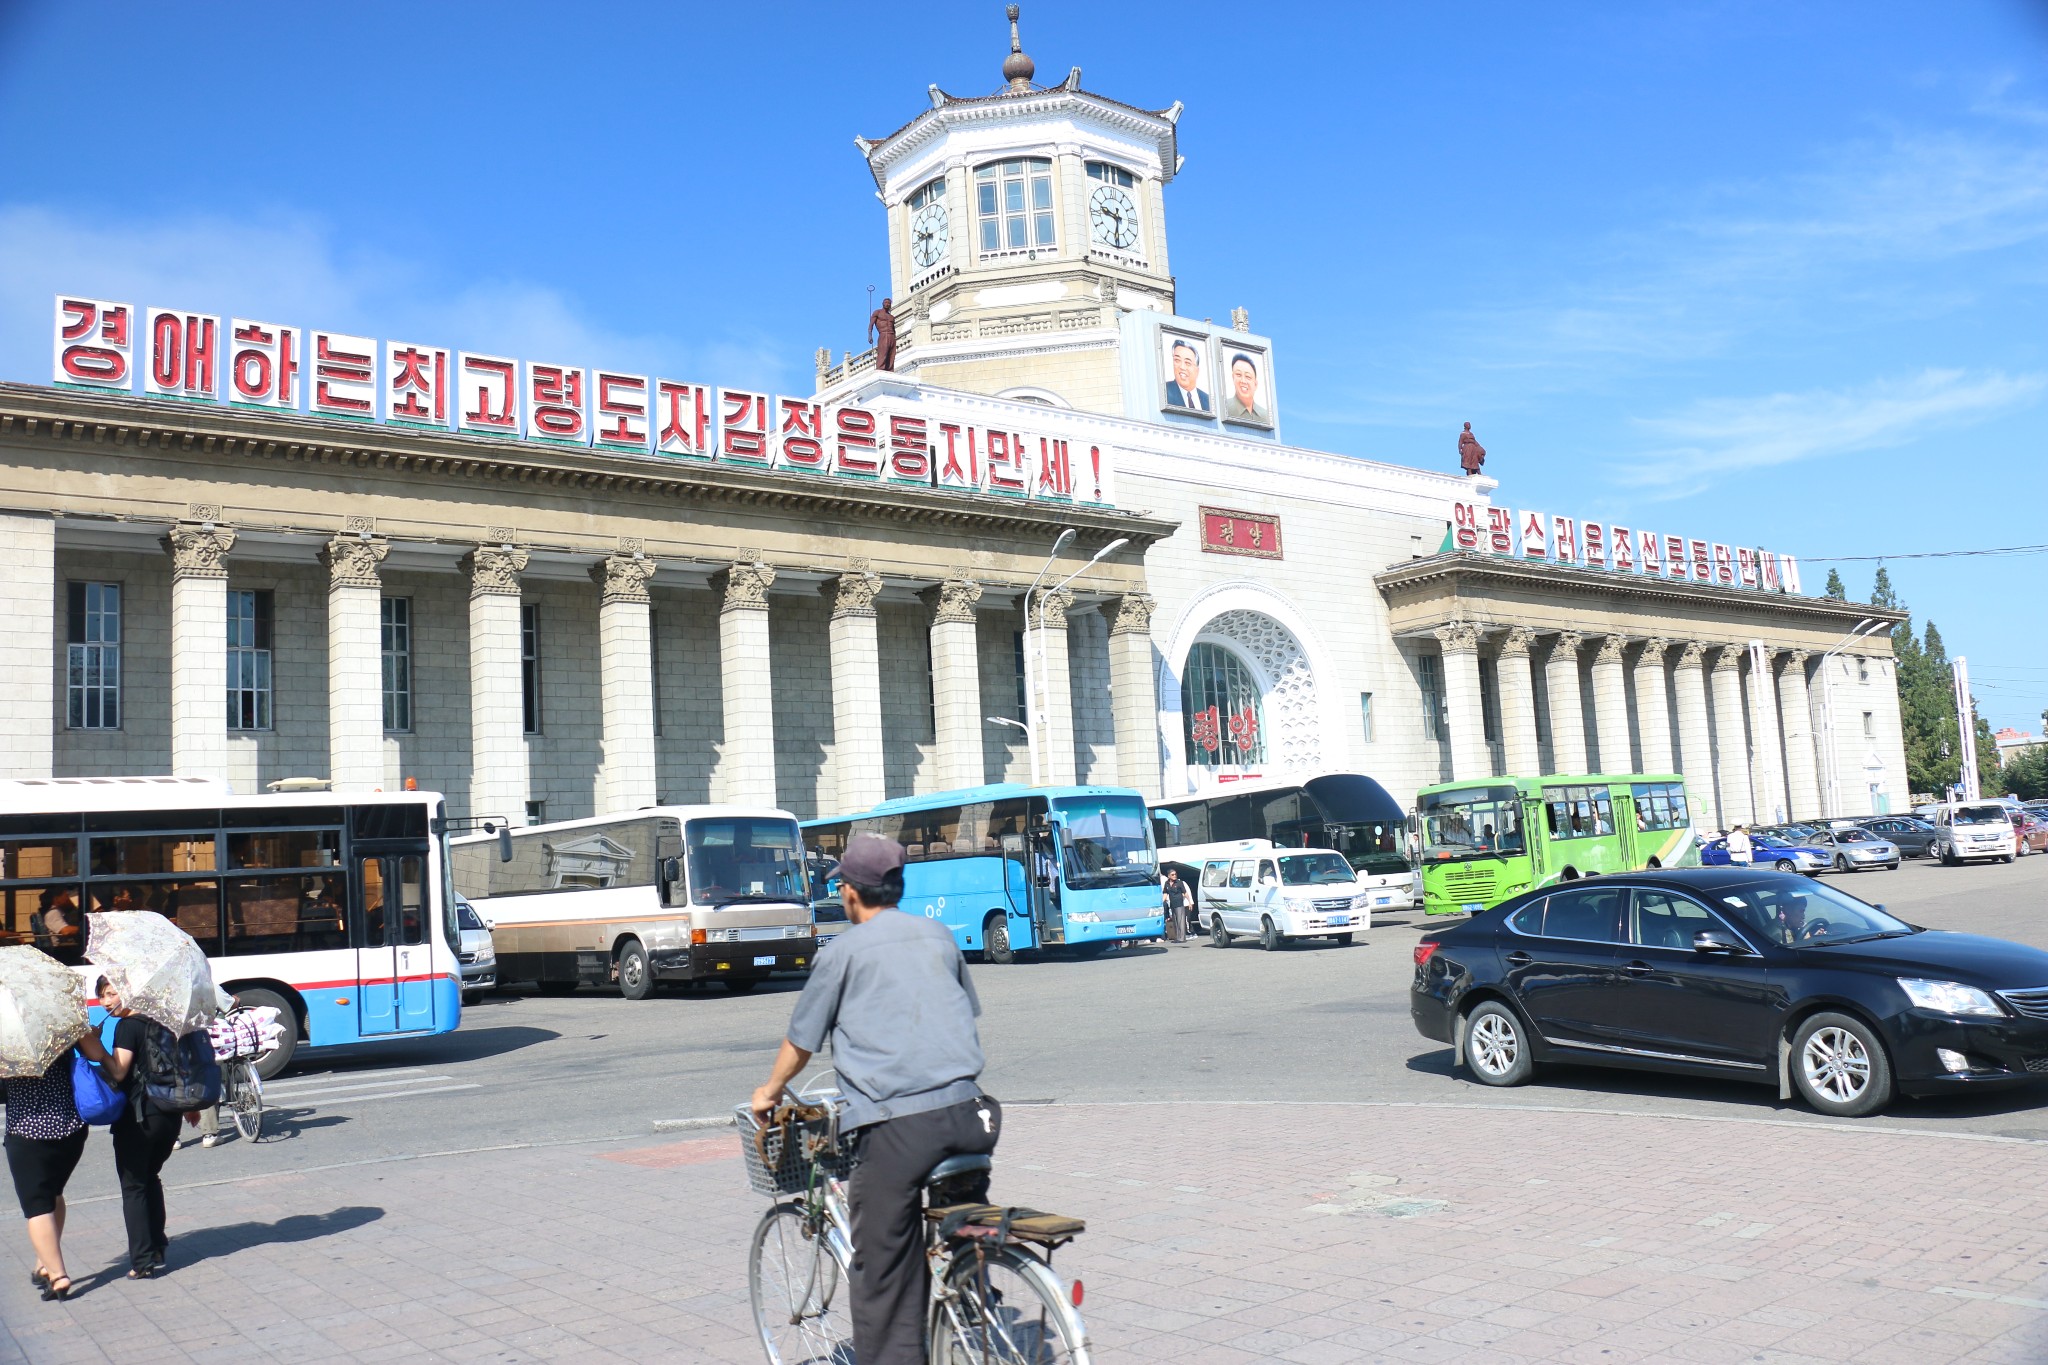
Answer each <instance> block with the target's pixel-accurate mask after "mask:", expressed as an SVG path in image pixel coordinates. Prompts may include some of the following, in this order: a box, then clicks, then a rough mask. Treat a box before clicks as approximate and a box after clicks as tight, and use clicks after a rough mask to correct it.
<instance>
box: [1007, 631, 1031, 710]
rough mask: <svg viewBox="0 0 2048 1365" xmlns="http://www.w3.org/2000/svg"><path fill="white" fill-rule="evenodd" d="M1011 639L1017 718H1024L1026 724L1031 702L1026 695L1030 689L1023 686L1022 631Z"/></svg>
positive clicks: (1024, 676)
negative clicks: (1013, 648) (1015, 650)
mask: <svg viewBox="0 0 2048 1365" xmlns="http://www.w3.org/2000/svg"><path fill="white" fill-rule="evenodd" d="M1011 639H1012V641H1013V642H1014V643H1015V645H1016V649H1017V719H1018V720H1024V721H1025V723H1026V724H1029V723H1030V722H1029V721H1028V720H1025V718H1026V717H1028V716H1029V715H1030V714H1031V702H1030V699H1029V696H1028V693H1029V691H1030V689H1029V688H1028V687H1026V686H1025V678H1026V674H1025V672H1024V632H1023V631H1021V630H1020V631H1017V632H1015V633H1014V634H1013V635H1012V637H1011Z"/></svg>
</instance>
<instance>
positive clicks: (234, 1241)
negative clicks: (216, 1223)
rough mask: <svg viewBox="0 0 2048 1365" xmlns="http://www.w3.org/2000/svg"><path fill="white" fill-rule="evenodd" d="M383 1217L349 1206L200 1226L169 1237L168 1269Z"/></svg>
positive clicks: (343, 1229)
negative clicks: (271, 1220) (261, 1220)
mask: <svg viewBox="0 0 2048 1365" xmlns="http://www.w3.org/2000/svg"><path fill="white" fill-rule="evenodd" d="M383 1216H384V1210H382V1209H379V1208H371V1207H369V1206H367V1205H353V1206H350V1207H348V1208H340V1209H336V1210H334V1211H333V1212H332V1213H295V1214H292V1215H291V1216H290V1217H288V1218H280V1219H278V1220H277V1221H276V1222H275V1223H227V1224H223V1225H222V1226H220V1227H213V1228H200V1229H198V1230H196V1231H194V1232H188V1233H185V1234H184V1235H182V1236H176V1237H173V1238H171V1247H170V1268H171V1270H172V1271H176V1270H177V1268H178V1267H180V1266H185V1265H191V1264H192V1263H193V1262H195V1261H204V1260H207V1259H209V1258H211V1257H214V1256H231V1255H233V1254H234V1253H235V1252H237V1251H247V1250H248V1249H250V1248H251V1247H261V1246H275V1245H277V1244H279V1243H283V1242H311V1241H314V1240H317V1239H318V1238H321V1237H332V1236H334V1235H335V1234H336V1233H342V1232H350V1231H353V1230H354V1229H356V1228H359V1227H363V1226H364V1225H366V1224H369V1223H374V1222H376V1221H377V1220H378V1219H380V1218H382V1217H383Z"/></svg>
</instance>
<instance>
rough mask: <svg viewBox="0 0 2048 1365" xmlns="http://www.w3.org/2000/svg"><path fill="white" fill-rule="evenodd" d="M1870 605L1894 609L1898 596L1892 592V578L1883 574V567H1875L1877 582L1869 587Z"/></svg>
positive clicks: (1897, 603)
mask: <svg viewBox="0 0 2048 1365" xmlns="http://www.w3.org/2000/svg"><path fill="white" fill-rule="evenodd" d="M1870 605H1871V606H1873V607H1896V606H1898V605H1899V595H1898V594H1897V593H1896V592H1893V591H1892V576H1891V575H1890V574H1888V573H1886V572H1885V568H1884V565H1882V564H1880V565H1878V566H1877V581H1876V582H1875V583H1872V584H1871V585H1870Z"/></svg>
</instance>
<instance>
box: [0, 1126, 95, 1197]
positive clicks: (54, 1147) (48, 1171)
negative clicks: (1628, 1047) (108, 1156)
mask: <svg viewBox="0 0 2048 1365" xmlns="http://www.w3.org/2000/svg"><path fill="white" fill-rule="evenodd" d="M91 1131H92V1130H91V1129H89V1128H81V1129H79V1130H78V1131H77V1132H75V1133H73V1134H71V1135H70V1136H69V1137H60V1138H32V1137H23V1136H22V1135H21V1134H20V1133H9V1134H8V1135H7V1170H8V1173H9V1174H10V1175H12V1176H13V1177H14V1194H15V1197H16V1198H17V1199H19V1200H20V1201H21V1216H22V1217H24V1218H40V1217H42V1216H43V1215H44V1214H46V1213H55V1212H56V1211H57V1200H58V1199H59V1198H60V1197H61V1196H62V1195H63V1193H64V1186H65V1185H67V1184H69V1183H70V1180H71V1173H72V1172H73V1171H74V1170H76V1169H78V1159H79V1157H81V1156H83V1155H85V1139H86V1136H87V1134H89V1133H90V1132H91Z"/></svg>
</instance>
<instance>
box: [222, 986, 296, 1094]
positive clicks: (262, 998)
mask: <svg viewBox="0 0 2048 1365" xmlns="http://www.w3.org/2000/svg"><path fill="white" fill-rule="evenodd" d="M235 999H237V1000H239V1001H241V1002H242V1005H243V1007H244V1008H246V1009H256V1008H259V1007H261V1006H264V1005H268V1006H270V1008H272V1009H274V1010H276V1011H277V1022H278V1023H279V1024H281V1025H282V1026H283V1027H282V1028H281V1029H280V1030H279V1031H278V1036H277V1046H276V1047H274V1048H272V1049H270V1051H268V1052H261V1053H258V1054H257V1055H256V1077H257V1079H258V1080H264V1081H272V1080H276V1079H277V1075H278V1073H279V1072H281V1071H283V1070H284V1069H285V1068H286V1067H288V1066H290V1065H291V1064H292V1054H293V1053H295V1052H297V1051H298V1050H299V1024H300V1020H299V1012H298V1011H297V1010H295V1009H293V1008H292V1006H291V1002H290V1001H289V1000H286V999H285V998H284V997H283V996H281V995H279V994H278V993H277V992H275V991H266V990H249V991H236V992H235Z"/></svg>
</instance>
